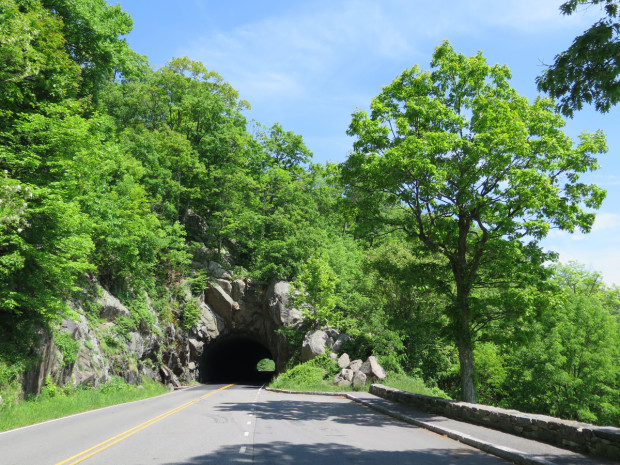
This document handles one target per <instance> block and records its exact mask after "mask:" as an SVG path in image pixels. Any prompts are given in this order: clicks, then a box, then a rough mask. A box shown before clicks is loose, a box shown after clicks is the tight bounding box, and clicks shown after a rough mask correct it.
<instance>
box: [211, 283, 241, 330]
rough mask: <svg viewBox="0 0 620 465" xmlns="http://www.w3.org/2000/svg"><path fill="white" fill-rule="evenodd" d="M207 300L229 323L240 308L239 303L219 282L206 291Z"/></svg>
mask: <svg viewBox="0 0 620 465" xmlns="http://www.w3.org/2000/svg"><path fill="white" fill-rule="evenodd" d="M205 300H206V301H207V304H209V306H210V307H211V308H212V309H213V311H214V312H215V313H217V314H218V315H219V316H221V317H222V318H223V319H224V320H225V321H227V322H229V323H230V322H232V319H233V313H234V312H235V311H237V310H239V304H238V303H237V302H235V301H234V300H233V299H232V297H230V295H228V294H227V293H226V292H225V291H224V289H222V288H221V286H219V285H218V284H212V285H211V286H210V287H209V288H208V289H207V290H206V291H205Z"/></svg>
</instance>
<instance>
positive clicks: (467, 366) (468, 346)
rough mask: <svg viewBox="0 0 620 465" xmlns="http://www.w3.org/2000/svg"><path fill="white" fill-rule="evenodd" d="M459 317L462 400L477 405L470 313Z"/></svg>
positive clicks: (458, 340) (458, 342) (458, 341)
mask: <svg viewBox="0 0 620 465" xmlns="http://www.w3.org/2000/svg"><path fill="white" fill-rule="evenodd" d="M460 310H461V314H460V315H459V324H458V328H457V332H458V335H457V345H458V349H459V362H460V365H461V398H462V400H464V401H465V402H471V403H473V404H475V403H476V387H475V385H474V347H473V344H472V340H471V330H470V328H469V311H467V315H463V314H462V311H463V309H460Z"/></svg>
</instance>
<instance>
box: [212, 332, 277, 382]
mask: <svg viewBox="0 0 620 465" xmlns="http://www.w3.org/2000/svg"><path fill="white" fill-rule="evenodd" d="M264 359H273V357H272V355H271V352H270V351H269V349H267V347H265V346H264V345H263V344H261V343H260V342H257V341H256V340H254V339H252V338H251V337H248V336H243V335H236V336H228V337H220V338H218V339H216V340H215V341H213V342H212V343H210V344H209V345H208V346H207V347H205V350H204V352H203V354H202V361H201V364H200V382H201V383H243V384H246V383H247V384H262V383H265V382H267V381H269V380H270V379H271V378H272V377H273V374H274V372H273V371H264V370H262V369H261V367H262V366H264V362H262V361H263V360H264ZM259 362H262V363H261V367H259V366H258V364H259Z"/></svg>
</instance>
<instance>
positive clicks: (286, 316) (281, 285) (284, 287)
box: [267, 281, 303, 326]
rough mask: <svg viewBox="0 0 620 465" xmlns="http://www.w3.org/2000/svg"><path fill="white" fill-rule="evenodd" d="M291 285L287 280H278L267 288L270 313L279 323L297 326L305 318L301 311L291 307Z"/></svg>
mask: <svg viewBox="0 0 620 465" xmlns="http://www.w3.org/2000/svg"><path fill="white" fill-rule="evenodd" d="M290 290H291V285H290V283H289V282H287V281H276V282H274V283H273V284H272V285H271V286H269V289H267V306H268V308H269V313H270V314H271V317H272V318H273V321H275V322H276V323H277V324H278V325H284V326H296V325H298V324H299V323H301V321H302V320H303V317H302V315H301V312H300V311H299V310H297V309H296V308H290V305H289V298H288V295H289V292H290Z"/></svg>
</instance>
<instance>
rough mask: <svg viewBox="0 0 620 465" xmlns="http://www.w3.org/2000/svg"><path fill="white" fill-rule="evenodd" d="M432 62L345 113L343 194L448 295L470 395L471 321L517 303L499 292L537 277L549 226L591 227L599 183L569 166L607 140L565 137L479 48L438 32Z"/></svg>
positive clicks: (590, 159) (557, 122) (585, 166)
mask: <svg viewBox="0 0 620 465" xmlns="http://www.w3.org/2000/svg"><path fill="white" fill-rule="evenodd" d="M431 66H432V70H430V71H421V70H420V69H419V68H418V67H417V66H415V67H413V68H411V69H409V70H405V71H404V72H403V73H402V74H401V75H400V76H399V77H397V78H396V79H395V80H394V82H393V83H392V84H390V85H388V86H385V87H384V88H383V90H382V92H381V93H380V94H379V95H378V96H377V97H376V98H375V99H373V102H372V104H371V114H370V115H369V114H368V113H367V112H365V111H358V112H356V113H354V115H353V119H352V122H351V125H350V127H349V131H348V134H349V135H351V136H354V137H356V138H357V140H356V142H355V143H354V152H353V153H352V154H351V155H350V156H349V158H348V160H347V161H346V163H345V164H344V165H343V169H342V176H343V178H344V181H345V182H346V183H347V185H348V189H349V191H350V192H351V194H350V198H351V201H352V202H356V201H357V199H359V198H364V197H365V198H366V202H367V203H370V204H374V205H375V206H374V208H370V209H366V211H365V214H366V215H370V218H369V221H372V222H375V223H378V224H380V225H382V226H384V227H389V228H393V229H401V230H403V231H406V232H407V238H408V240H410V241H412V242H413V241H416V242H417V244H419V245H420V246H421V251H423V252H424V253H425V255H426V257H427V258H426V261H427V262H430V263H432V265H433V267H432V269H431V270H424V273H421V274H420V276H423V277H425V276H427V277H428V279H426V285H428V286H433V287H434V288H435V289H436V290H437V291H438V293H442V294H444V295H445V296H446V297H447V298H448V300H449V305H448V306H447V310H448V311H447V315H448V316H449V317H450V319H451V323H452V332H453V338H454V340H455V341H456V343H457V347H458V350H459V360H460V365H461V387H462V395H463V398H464V399H465V400H468V401H472V402H473V401H475V398H476V395H475V387H474V359H473V345H474V339H475V336H476V327H478V326H480V325H482V326H484V325H485V324H486V323H485V321H487V322H488V321H492V320H495V319H497V318H499V317H500V315H502V314H505V313H510V311H509V310H511V309H515V308H517V307H515V306H510V305H509V304H510V303H511V302H504V301H503V295H504V294H505V292H507V291H508V292H509V295H510V296H511V297H510V299H512V300H514V298H516V296H517V294H518V292H517V291H514V290H519V289H523V288H527V287H530V286H531V285H532V284H534V283H537V282H540V281H542V280H544V278H545V272H544V267H542V264H543V263H544V262H545V261H546V260H548V259H550V258H552V255H550V254H547V253H545V252H543V250H542V249H541V248H540V247H539V245H538V241H539V240H540V239H542V238H543V237H545V236H546V234H547V232H548V231H549V228H550V227H551V226H555V227H557V228H559V229H564V230H567V231H570V232H572V231H574V230H575V229H579V230H581V231H584V232H588V231H589V230H590V228H591V226H592V224H593V221H594V214H593V213H591V209H596V208H598V207H599V206H600V205H601V202H602V200H603V198H604V197H605V192H604V191H603V190H602V189H600V188H598V187H597V186H595V185H586V184H583V183H581V182H579V177H580V175H581V173H584V172H588V171H591V170H595V169H596V168H598V164H597V161H596V158H595V157H594V155H596V154H598V153H602V152H604V151H606V146H605V139H604V136H603V135H602V134H601V133H596V134H585V133H584V134H582V135H581V136H580V143H579V144H578V145H576V146H575V145H574V144H573V142H572V141H571V140H570V139H569V138H568V137H567V136H566V135H564V134H563V133H562V132H561V128H562V126H563V125H564V122H563V120H562V119H561V117H560V116H559V115H556V114H554V112H553V102H552V101H550V100H548V99H543V98H538V99H536V100H535V101H534V102H533V103H529V102H528V100H527V99H526V98H524V97H520V96H519V95H518V94H517V92H516V91H515V90H513V89H512V88H511V87H510V84H509V78H510V70H509V69H508V68H507V67H505V66H499V65H495V66H490V65H488V64H487V63H486V60H485V59H484V58H483V56H482V54H481V53H479V54H478V55H476V56H473V57H465V56H464V55H462V54H458V53H456V52H455V51H454V49H453V48H452V47H451V46H450V44H449V43H447V42H444V43H443V44H442V45H440V46H439V47H437V48H436V50H435V53H434V55H433V59H432V61H431ZM364 205H365V204H364ZM523 237H529V238H531V239H530V242H528V243H526V242H524V241H522V238H523ZM507 270H510V273H508V272H507ZM428 271H432V272H431V273H429V272H428ZM447 277H448V278H447ZM446 278H447V279H446ZM513 291H514V292H513ZM520 300H521V301H525V299H523V298H521V299H520ZM487 310H490V313H489V312H487ZM524 310H527V307H525V308H524Z"/></svg>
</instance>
